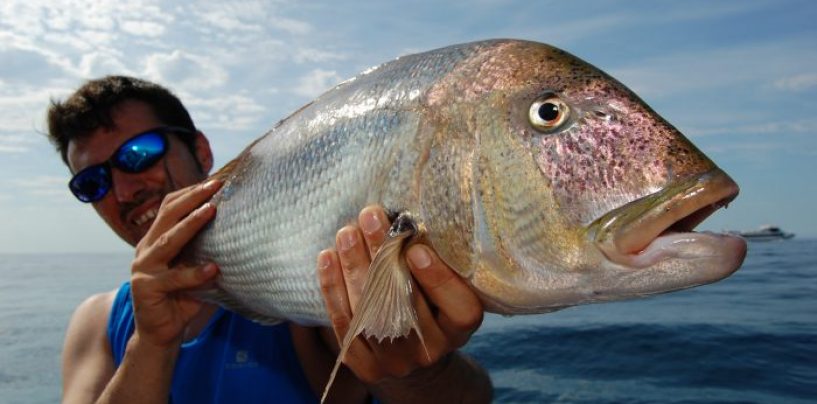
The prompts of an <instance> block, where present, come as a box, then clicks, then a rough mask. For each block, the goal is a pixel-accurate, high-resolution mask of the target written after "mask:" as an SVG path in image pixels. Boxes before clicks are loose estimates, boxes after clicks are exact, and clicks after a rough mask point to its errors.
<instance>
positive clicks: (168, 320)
mask: <svg viewBox="0 0 817 404" xmlns="http://www.w3.org/2000/svg"><path fill="white" fill-rule="evenodd" d="M220 187H221V182H218V181H209V182H207V183H205V184H197V185H193V186H190V187H187V188H183V189H180V190H178V191H175V192H173V193H170V194H168V195H167V196H166V197H165V199H164V200H163V201H162V206H161V207H160V208H159V213H158V214H157V215H156V219H155V220H154V222H153V225H152V226H151V227H150V230H148V232H147V234H145V236H144V237H143V238H142V240H141V241H140V242H139V244H138V245H137V246H136V258H135V259H134V260H133V265H132V268H131V290H132V294H133V308H134V317H135V322H136V335H138V337H139V339H140V341H141V342H147V343H150V344H151V345H152V346H154V347H157V348H162V349H173V348H176V347H178V346H179V344H181V341H182V337H183V335H184V329H185V327H186V326H187V324H188V322H189V321H190V319H191V318H192V317H193V316H194V315H195V314H196V313H197V312H198V311H199V309H200V308H201V307H202V303H201V302H200V301H198V300H196V299H194V298H192V297H189V296H187V295H185V294H184V293H181V292H183V291H185V290H190V289H194V288H196V287H199V286H202V285H204V284H206V283H207V282H208V281H210V280H212V279H213V277H214V276H215V275H216V273H217V272H218V268H217V267H216V265H215V264H213V263H208V264H206V265H202V266H196V267H190V266H181V265H178V266H172V264H171V263H172V261H173V259H174V258H175V257H176V256H177V255H178V254H179V252H180V251H181V249H182V248H183V247H184V246H185V245H186V244H187V243H188V242H189V241H190V240H191V239H192V238H193V237H194V236H195V235H196V233H198V232H199V230H201V228H202V227H203V226H204V225H205V224H207V222H209V221H210V220H211V219H212V218H213V217H214V215H215V212H216V210H215V207H214V206H213V205H212V204H210V203H205V202H206V201H207V200H208V199H209V198H210V197H211V196H213V194H215V192H216V191H217V190H218V189H219V188H220Z"/></svg>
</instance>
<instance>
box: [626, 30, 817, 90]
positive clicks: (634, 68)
mask: <svg viewBox="0 0 817 404" xmlns="http://www.w3.org/2000/svg"><path fill="white" fill-rule="evenodd" d="M815 69H817V50H815V49H814V47H813V45H812V43H811V41H810V40H799V39H796V40H791V41H786V42H780V41H777V42H773V43H753V44H751V45H746V46H737V47H733V48H719V49H710V50H703V51H702V50H695V51H689V52H681V53H675V54H669V55H667V56H663V57H659V58H652V59H647V60H637V61H634V62H633V63H631V64H630V66H624V67H621V68H616V69H610V73H611V74H612V75H613V76H614V77H616V78H618V79H619V80H621V81H622V82H624V83H625V84H627V86H629V87H630V88H632V89H633V90H634V91H635V92H636V93H638V94H641V95H644V96H656V97H661V96H669V95H676V94H682V93H693V92H700V91H710V90H714V89H719V88H724V87H728V86H733V85H737V84H740V85H742V86H743V87H744V88H769V87H770V86H775V80H774V78H775V77H789V76H793V77H800V76H805V78H804V79H801V80H802V81H803V82H804V83H806V84H808V83H810V80H812V78H810V77H809V75H811V73H808V74H803V73H802V72H803V70H806V71H810V72H813V71H814V70H815Z"/></svg>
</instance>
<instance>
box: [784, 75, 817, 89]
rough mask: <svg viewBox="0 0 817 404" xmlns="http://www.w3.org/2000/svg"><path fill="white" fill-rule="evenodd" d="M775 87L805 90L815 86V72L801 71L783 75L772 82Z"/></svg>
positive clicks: (816, 77)
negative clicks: (800, 72) (801, 72)
mask: <svg viewBox="0 0 817 404" xmlns="http://www.w3.org/2000/svg"><path fill="white" fill-rule="evenodd" d="M774 86H775V88H777V89H779V90H784V91H794V92H799V91H806V90H810V89H811V88H813V87H817V73H803V74H797V75H794V76H789V77H784V78H782V79H779V80H777V81H775V82H774Z"/></svg>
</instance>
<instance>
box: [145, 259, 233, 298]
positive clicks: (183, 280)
mask: <svg viewBox="0 0 817 404" xmlns="http://www.w3.org/2000/svg"><path fill="white" fill-rule="evenodd" d="M216 273H218V267H217V266H216V264H214V263H208V264H205V265H202V266H198V267H192V268H190V267H187V268H174V269H173V270H172V271H165V272H163V273H161V274H159V275H157V276H156V278H155V279H156V282H157V285H156V290H157V291H159V292H174V291H177V290H185V289H195V288H197V287H199V286H202V285H204V284H206V283H207V282H209V281H210V280H211V279H213V277H215V275H216Z"/></svg>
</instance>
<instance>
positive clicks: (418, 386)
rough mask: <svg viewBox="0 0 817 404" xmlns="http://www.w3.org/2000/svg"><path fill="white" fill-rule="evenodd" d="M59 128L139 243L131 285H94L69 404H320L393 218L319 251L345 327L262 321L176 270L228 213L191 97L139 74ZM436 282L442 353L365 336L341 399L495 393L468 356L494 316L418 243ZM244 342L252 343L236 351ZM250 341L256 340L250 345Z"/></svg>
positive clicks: (66, 363) (343, 381)
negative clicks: (220, 301)
mask: <svg viewBox="0 0 817 404" xmlns="http://www.w3.org/2000/svg"><path fill="white" fill-rule="evenodd" d="M48 123H49V137H50V139H51V141H52V142H53V143H54V144H55V146H56V148H57V150H58V151H59V152H60V154H61V156H62V158H63V161H64V162H65V163H66V164H67V165H68V167H69V169H70V170H71V172H72V173H73V174H74V177H73V178H72V180H71V181H70V183H69V185H70V188H71V190H72V192H73V193H74V195H75V196H77V198H78V199H80V200H81V201H83V202H89V203H92V204H93V207H94V209H95V210H96V211H97V213H98V214H99V215H100V216H101V217H102V218H103V219H104V220H105V221H106V223H107V224H108V226H110V227H111V229H112V230H114V232H115V233H116V234H118V235H119V236H120V237H121V238H122V239H123V240H125V241H126V242H128V243H129V244H131V245H133V246H135V247H136V257H135V259H134V261H133V264H132V267H131V281H130V282H129V283H126V284H124V285H123V286H122V287H121V288H120V289H119V290H118V291H112V292H109V293H102V294H98V295H94V296H91V297H90V298H88V299H87V300H85V301H84V302H83V303H82V304H81V305H80V306H79V307H78V308H77V309H76V311H75V312H74V314H73V316H72V318H71V321H70V323H69V326H68V330H67V332H66V337H65V346H64V350H63V366H62V371H63V401H64V402H66V403H74V402H94V401H95V402H116V403H127V402H142V403H144V402H166V401H168V400H170V401H172V402H174V403H183V402H203V401H204V402H219V401H234V402H252V401H270V402H302V401H315V400H317V398H318V397H320V394H321V393H322V389H323V387H324V385H325V383H326V381H327V379H328V375H329V371H330V370H331V367H332V365H333V362H334V359H335V356H336V354H337V351H338V343H337V341H338V340H340V339H342V337H343V336H344V335H345V333H346V331H347V326H348V324H349V321H350V320H349V319H350V318H351V308H352V307H354V304H355V302H356V301H357V299H358V297H359V295H360V290H361V289H362V282H363V279H364V278H365V273H366V270H367V268H368V263H369V260H370V256H371V255H370V254H371V251H373V250H375V249H376V248H377V247H378V246H379V245H380V243H382V241H383V239H384V232H385V230H386V228H387V227H388V226H387V223H388V222H387V218H386V216H385V214H384V213H383V210H382V209H380V208H377V207H368V208H366V209H364V210H363V211H362V212H361V214H360V217H359V221H358V225H357V226H348V227H346V228H343V229H341V230H340V231H339V232H338V236H337V240H336V241H337V251H335V250H326V251H324V252H322V253H321V254H320V257H318V260H319V261H318V267H319V270H318V274H319V277H320V283H321V288H322V291H323V295H324V301H325V303H326V307H327V310H328V313H329V316H330V319H331V322H332V325H333V329H319V328H306V327H300V326H297V325H294V324H281V325H277V326H271V327H270V326H261V325H258V324H255V323H251V322H249V321H247V320H246V319H243V318H241V317H240V316H238V315H237V314H235V313H230V312H226V311H224V310H223V309H221V308H219V307H217V306H214V305H212V304H208V303H203V302H200V301H197V300H194V299H192V298H190V297H189V296H188V295H186V294H185V293H183V292H184V291H185V290H188V289H194V288H196V287H200V286H203V285H205V284H206V283H207V282H209V281H212V280H213V279H214V277H215V276H216V275H217V273H218V268H217V266H216V265H215V264H213V263H208V264H206V265H202V266H200V267H181V266H178V265H175V264H174V262H173V258H174V257H175V256H176V255H177V254H178V253H179V251H180V250H181V248H182V247H183V246H184V245H185V244H186V243H187V242H188V241H189V240H190V239H192V237H193V236H194V235H195V234H196V233H197V232H198V231H199V230H200V229H201V228H202V227H203V226H204V225H205V224H206V223H207V222H208V221H209V220H210V219H211V218H212V217H213V216H214V215H215V214H216V212H215V207H214V206H212V205H211V204H209V203H207V201H208V200H209V198H210V197H211V196H212V195H213V194H214V193H215V192H216V191H217V190H218V189H219V187H220V186H221V184H220V183H219V182H218V181H208V182H205V183H203V184H200V182H201V181H203V180H205V179H206V177H207V173H208V172H209V171H210V170H211V168H212V166H213V157H212V152H211V150H210V146H209V143H208V141H207V138H206V137H205V136H204V134H202V133H201V132H200V131H197V130H196V128H195V126H194V125H193V122H192V120H191V119H190V116H189V114H188V112H187V111H186V109H185V108H184V106H183V105H182V104H181V102H180V101H179V100H178V99H177V98H176V97H175V96H174V95H173V94H171V93H170V92H169V91H167V90H166V89H164V88H163V87H160V86H158V85H155V84H153V83H149V82H146V81H143V80H139V79H135V78H129V77H122V76H109V77H105V78H102V79H99V80H93V81H89V82H88V83H86V84H85V85H83V86H82V87H81V88H79V89H78V90H77V91H76V92H75V93H74V94H73V95H71V96H70V97H69V98H67V99H66V100H65V101H64V102H53V103H52V105H51V108H50V109H49V112H48ZM407 257H408V260H409V262H410V266H411V267H412V273H413V274H414V276H415V278H416V280H417V282H418V284H419V285H420V287H421V288H422V289H423V291H424V292H425V293H424V295H423V294H418V295H417V298H416V307H417V309H418V314H419V317H420V326H421V329H422V331H423V334H424V335H425V336H426V344H427V346H428V350H429V354H430V359H429V358H428V356H426V353H425V351H424V350H423V348H422V346H421V345H420V344H419V342H418V341H417V339H416V338H415V337H413V336H412V337H410V338H403V339H401V340H399V341H396V342H394V343H382V344H380V343H376V342H374V341H370V340H366V339H363V338H362V337H360V338H358V340H356V341H355V343H354V344H353V345H352V348H351V349H350V351H349V354H348V355H347V356H346V358H345V361H344V363H345V365H346V368H347V369H348V370H343V371H341V373H340V374H339V375H338V377H337V379H336V380H335V382H334V385H333V387H332V390H331V393H330V395H329V397H328V400H329V401H334V402H344V403H345V402H365V401H367V400H369V399H370V398H371V397H376V398H378V399H380V400H381V401H384V402H417V401H420V400H422V401H423V402H460V401H471V402H484V401H489V400H490V396H491V385H490V380H489V378H488V376H487V375H486V374H485V372H484V371H483V370H482V369H481V368H480V367H479V366H478V365H476V364H475V363H473V362H472V361H470V360H469V359H467V358H466V357H464V356H463V355H461V354H460V353H458V352H457V351H456V349H457V348H458V347H459V346H462V345H463V344H464V343H465V342H466V341H467V340H468V338H469V337H470V335H471V333H473V331H474V330H476V328H477V327H478V326H479V324H480V322H481V320H482V307H481V305H480V303H479V300H478V299H477V297H476V296H475V295H474V293H473V292H472V291H471V290H470V289H469V288H468V287H467V286H466V285H465V284H464V283H463V282H462V281H461V280H460V279H459V278H458V277H457V276H455V275H454V273H453V271H451V269H450V268H447V267H446V266H445V265H444V264H443V263H442V262H441V261H440V260H439V258H437V257H436V255H435V254H434V253H433V252H432V251H431V250H430V249H429V248H427V247H425V246H422V245H418V246H414V247H413V248H412V249H411V250H410V251H409V252H408V253H407ZM238 344H244V345H241V346H240V347H238ZM247 344H249V345H247Z"/></svg>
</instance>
